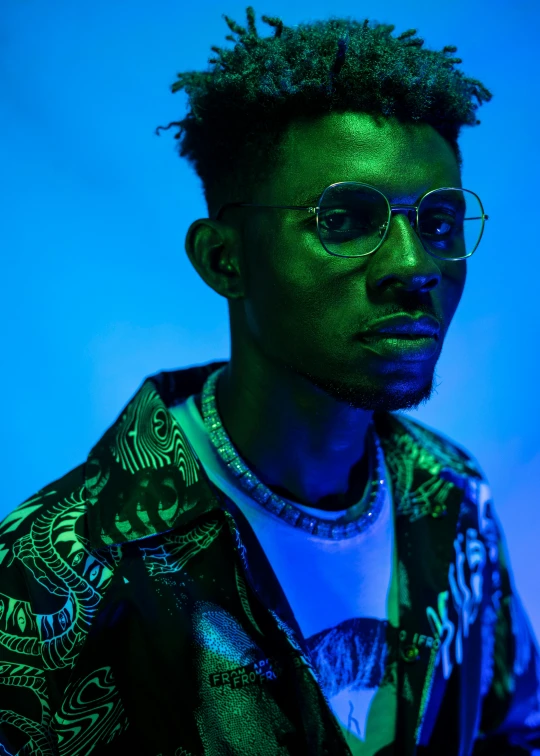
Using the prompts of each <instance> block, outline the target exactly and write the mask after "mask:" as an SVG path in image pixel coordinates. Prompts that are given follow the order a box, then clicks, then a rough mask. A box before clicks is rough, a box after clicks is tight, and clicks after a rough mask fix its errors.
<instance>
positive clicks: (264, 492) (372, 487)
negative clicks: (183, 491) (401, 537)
mask: <svg viewBox="0 0 540 756" xmlns="http://www.w3.org/2000/svg"><path fill="white" fill-rule="evenodd" d="M226 367H227V366H226V365H224V366H223V367H221V368H219V369H218V370H215V371H214V372H213V373H211V374H210V375H209V376H208V378H207V379H206V381H205V383H204V386H203V388H202V391H201V405H202V414H203V420H204V425H205V427H206V430H207V431H208V435H209V436H210V440H211V442H212V444H213V446H214V447H215V449H216V451H217V453H218V454H219V456H220V457H221V459H222V460H223V461H224V462H225V464H226V465H227V467H228V468H229V470H230V471H231V472H232V474H233V475H234V476H235V478H236V480H237V482H238V485H239V486H241V488H243V489H244V491H245V492H246V493H247V494H249V496H251V497H252V498H253V499H255V501H257V502H258V503H259V504H261V505H262V506H263V507H264V508H265V509H267V510H268V511H269V512H272V513H273V514H274V515H277V516H278V517H280V518H282V519H283V520H285V521H286V522H288V523H289V524H290V525H292V526H293V527H296V528H301V529H303V530H306V531H307V532H308V533H311V534H312V535H316V536H318V537H320V538H326V539H329V540H341V539H343V538H351V537H352V536H355V535H358V533H362V532H363V531H364V530H366V529H367V528H368V527H370V525H372V524H373V523H374V522H375V520H376V519H377V517H378V516H379V513H380V511H381V509H382V505H383V501H384V494H385V490H386V480H385V478H384V459H383V451H382V449H381V444H380V441H379V438H378V436H377V434H376V432H375V428H374V427H371V426H370V429H369V431H368V437H369V445H370V455H369V478H370V483H369V485H368V486H367V488H366V492H365V494H364V496H363V497H362V499H361V501H359V502H358V503H357V504H354V505H353V506H352V507H350V508H349V509H348V510H347V514H346V515H344V517H342V518H340V519H339V521H336V520H325V519H323V518H322V517H314V516H313V515H310V514H307V513H306V512H303V511H302V510H301V509H298V507H295V506H294V505H293V504H291V503H290V502H288V501H285V500H284V499H282V498H281V497H280V496H278V495H277V494H275V493H273V492H272V491H271V490H270V489H269V488H268V487H267V486H265V485H264V483H262V482H261V481H260V480H259V478H257V476H256V475H255V474H254V473H253V472H252V471H251V470H250V469H249V468H248V467H247V465H246V464H245V463H244V462H243V461H242V459H241V458H240V456H239V454H238V452H237V451H236V449H235V447H234V446H233V443H232V441H231V439H230V438H229V436H228V434H227V432H226V430H225V428H224V427H223V425H222V423H221V418H220V416H219V414H218V410H217V404H216V391H217V382H218V379H219V376H220V375H221V373H222V372H223V371H224V370H225V368H226ZM375 457H376V460H377V463H376V475H375V476H374V475H373V461H374V458H375ZM344 520H345V521H344Z"/></svg>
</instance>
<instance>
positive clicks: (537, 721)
mask: <svg viewBox="0 0 540 756" xmlns="http://www.w3.org/2000/svg"><path fill="white" fill-rule="evenodd" d="M489 505H490V508H491V514H490V521H491V524H492V531H493V540H492V546H493V549H494V552H493V553H494V561H493V572H492V575H493V596H492V602H491V605H490V607H488V611H490V612H491V614H492V616H493V618H494V623H493V625H492V627H493V632H494V638H493V637H491V639H490V640H489V639H488V638H487V637H486V636H485V637H484V641H485V645H488V646H490V649H489V651H488V652H487V653H488V654H489V658H490V666H491V674H492V678H491V682H490V685H489V688H488V690H487V692H486V694H485V697H484V699H483V703H482V710H481V719H480V726H479V733H478V737H477V739H476V741H475V744H474V749H473V753H472V756H484V755H485V756H488V755H489V756H511V755H513V754H515V756H518V754H519V755H521V754H523V755H524V754H536V753H537V749H538V756H540V654H539V649H538V642H537V639H536V638H535V635H534V632H533V629H532V627H531V624H530V621H529V618H528V616H527V614H526V612H525V609H524V607H523V605H522V603H521V600H520V598H519V595H518V592H517V590H516V587H515V584H514V577H513V573H512V569H511V565H510V559H509V554H508V549H507V545H506V540H505V536H504V533H503V530H502V526H501V524H500V521H499V520H498V518H497V515H496V513H495V511H494V510H493V505H492V502H491V501H490V502H489ZM483 652H484V653H486V648H484V651H483Z"/></svg>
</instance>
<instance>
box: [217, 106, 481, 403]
mask: <svg viewBox="0 0 540 756" xmlns="http://www.w3.org/2000/svg"><path fill="white" fill-rule="evenodd" d="M340 181H359V182H362V183H366V184H371V185H372V186H374V187H376V188H378V189H379V190H381V191H382V192H384V193H385V194H386V196H387V197H388V199H389V201H390V203H391V204H394V203H396V204H397V203H407V204H416V203H418V201H419V199H420V198H421V196H422V195H423V194H425V193H426V192H427V191H429V190H431V189H436V188H439V187H461V177H460V172H459V167H458V164H457V161H456V159H455V157H454V154H453V152H452V150H451V148H450V147H449V145H448V144H447V143H446V141H445V140H444V139H443V138H442V137H441V136H440V135H439V134H438V133H437V132H436V131H435V130H434V129H433V128H432V127H430V126H428V125H426V124H420V125H416V124H415V125H410V126H409V125H407V126H405V125H403V124H400V123H398V122H397V121H395V120H384V119H383V121H382V123H381V124H379V125H377V124H376V122H375V120H374V119H373V118H372V117H371V116H368V115H365V114H356V113H345V114H331V115H328V116H324V117H322V118H319V119H315V120H306V121H302V122H299V121H296V122H295V123H293V124H292V126H291V127H290V128H289V130H288V131H287V134H286V137H285V140H284V143H283V149H282V153H281V157H280V160H279V164H278V167H277V168H276V170H275V171H273V172H272V174H271V177H270V178H269V179H268V180H267V181H265V182H263V183H261V185H260V187H259V188H258V190H257V192H256V194H255V196H252V197H250V198H249V199H248V198H246V201H250V202H257V203H264V204H269V205H316V204H317V200H318V199H319V197H320V195H321V193H322V191H323V189H324V188H325V187H327V186H328V185H330V184H333V183H336V182H340ZM233 212H235V213H236V212H238V213H239V214H240V213H242V216H241V217H242V225H243V229H244V231H243V236H244V243H245V263H246V266H247V276H246V289H245V293H246V296H245V297H244V298H242V299H238V300H234V302H233V301H230V302H229V304H230V306H231V315H232V321H231V322H232V338H233V342H234V338H235V329H238V328H240V330H241V332H242V333H243V336H242V338H241V341H242V343H243V344H244V345H245V344H249V345H250V349H254V350H256V351H257V352H258V353H259V357H264V359H265V360H267V361H268V360H269V361H271V362H273V363H277V364H279V365H281V366H282V367H286V368H287V370H290V371H292V372H293V373H297V374H300V375H302V376H304V377H306V378H308V379H309V381H310V382H311V383H312V384H314V385H315V386H317V387H318V388H319V389H321V390H322V391H324V392H326V393H327V394H329V395H331V396H333V397H335V398H337V399H339V400H340V401H346V402H348V403H349V404H350V405H351V406H353V407H358V408H360V409H371V410H385V411H396V410H399V409H410V408H416V407H417V406H418V405H419V404H420V403H421V402H425V401H427V400H428V399H429V398H430V395H431V393H432V390H433V378H434V369H435V365H436V362H437V360H438V358H439V356H440V352H441V349H442V344H443V340H444V336H445V334H446V332H447V330H448V327H449V325H450V322H451V320H452V318H453V316H454V313H455V311H456V309H457V306H458V304H459V301H460V299H461V295H462V293H463V288H464V285H465V279H466V272H467V268H466V261H465V260H459V261H443V260H439V259H436V258H434V257H432V256H430V255H429V254H428V253H427V252H426V251H425V249H424V247H423V245H422V243H421V241H420V239H419V238H418V236H417V235H416V232H415V231H414V229H413V228H412V227H411V225H410V222H409V220H408V219H407V216H406V215H402V214H393V216H392V220H391V223H390V228H389V231H388V234H387V236H386V239H385V241H384V243H383V244H382V245H381V246H380V247H379V249H377V251H376V252H374V253H373V254H371V255H367V256H366V257H360V258H342V257H336V256H334V255H330V254H328V253H327V252H326V251H325V249H324V248H323V247H322V245H321V243H320V241H319V238H318V235H317V228H316V219H315V216H314V215H310V214H308V213H307V211H302V210H278V209H256V208H251V209H247V208H245V209H239V210H234V211H233ZM402 311H405V312H407V313H409V314H412V313H417V312H419V311H420V312H422V313H424V314H430V315H433V316H435V317H436V318H438V319H439V321H441V332H440V335H439V341H438V348H437V351H436V353H435V354H434V355H433V357H430V358H429V359H427V360H418V361H404V360H402V359H400V358H396V359H385V358H382V357H381V356H380V355H378V354H375V353H373V352H372V351H371V350H369V349H367V348H366V346H365V344H363V343H362V341H361V340H360V339H359V333H360V332H361V331H362V330H365V329H366V327H369V325H370V323H371V322H372V321H373V320H375V319H377V318H380V317H384V316H386V315H392V314H397V313H399V312H402ZM233 349H234V346H233Z"/></svg>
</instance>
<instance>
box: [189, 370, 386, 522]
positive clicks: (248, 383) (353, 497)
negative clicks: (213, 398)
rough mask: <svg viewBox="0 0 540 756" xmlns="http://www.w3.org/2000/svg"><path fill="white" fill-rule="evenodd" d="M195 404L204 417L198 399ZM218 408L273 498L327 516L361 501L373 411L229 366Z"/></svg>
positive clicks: (301, 382) (299, 382)
mask: <svg viewBox="0 0 540 756" xmlns="http://www.w3.org/2000/svg"><path fill="white" fill-rule="evenodd" d="M196 402H197V406H198V408H199V411H200V410H201V407H200V395H198V396H197V397H196ZM217 406H218V412H219V415H220V417H221V420H222V423H223V426H224V428H225V430H226V432H227V434H228V435H229V437H230V439H231V441H232V442H233V444H234V446H235V447H236V449H237V450H238V452H239V454H240V456H241V457H242V459H243V460H244V461H245V462H246V464H247V465H248V467H249V468H250V469H252V470H253V472H254V473H255V474H256V475H257V477H259V478H260V480H261V481H262V482H263V483H264V484H265V485H267V486H268V488H270V490H272V491H273V492H274V493H276V494H278V495H279V496H282V497H285V498H287V499H291V500H292V501H295V502H298V503H300V504H305V505H307V506H311V507H316V508H318V509H321V510H323V511H324V510H326V511H336V510H340V509H346V508H348V507H349V506H351V505H352V504H355V503H356V502H357V501H358V500H359V499H360V498H361V497H362V494H363V492H364V488H365V486H366V483H367V482H368V472H369V455H368V449H367V444H366V435H367V430H368V427H369V425H370V423H371V419H372V415H373V412H372V411H367V410H361V409H357V408H354V407H351V406H350V405H349V404H348V403H345V402H338V401H337V400H335V399H333V398H332V397H330V396H328V395H327V394H325V393H324V392H322V391H321V390H320V389H317V388H316V387H314V386H313V385H312V384H311V383H309V382H308V381H307V380H306V379H305V378H303V377H302V376H298V375H295V376H292V377H291V376H289V375H284V374H282V375H279V374H276V373H275V372H272V371H268V370H265V372H264V375H263V374H262V373H261V372H260V371H259V372H258V374H257V375H256V376H253V375H252V376H251V377H250V375H249V373H248V372H247V371H246V370H242V371H235V369H234V367H233V365H232V363H229V365H228V366H227V368H226V370H225V371H224V373H223V374H222V375H221V376H220V379H219V381H218V385H217Z"/></svg>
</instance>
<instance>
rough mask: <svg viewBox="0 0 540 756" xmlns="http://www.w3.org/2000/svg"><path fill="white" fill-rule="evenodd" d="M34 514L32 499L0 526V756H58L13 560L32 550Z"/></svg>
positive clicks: (36, 639) (32, 616)
mask: <svg viewBox="0 0 540 756" xmlns="http://www.w3.org/2000/svg"><path fill="white" fill-rule="evenodd" d="M38 510H39V500H38V497H35V498H33V499H30V500H28V501H26V502H23V503H22V504H20V505H19V506H18V507H17V508H16V509H14V510H13V511H12V512H10V513H9V514H8V515H6V516H5V517H4V518H3V519H2V521H1V522H0V756H6V754H7V756H13V755H14V754H17V753H21V754H22V753H28V754H30V753H32V754H34V753H35V754H38V753H39V754H43V756H45V754H47V756H49V755H50V756H53V755H54V754H57V753H58V749H57V744H55V743H54V742H53V740H52V738H51V733H50V731H49V727H48V725H49V721H50V716H51V705H50V696H49V689H48V681H47V679H46V671H45V669H44V664H43V657H42V654H41V638H40V631H39V628H38V620H39V617H38V615H37V614H36V613H35V611H34V610H33V608H32V606H31V601H30V593H29V586H28V583H27V575H26V574H25V570H24V567H23V565H22V564H21V562H20V560H19V559H18V558H17V551H18V549H19V548H29V549H31V548H32V544H31V536H30V534H29V530H30V521H31V520H32V518H33V515H34V513H35V512H37V511H38Z"/></svg>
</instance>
